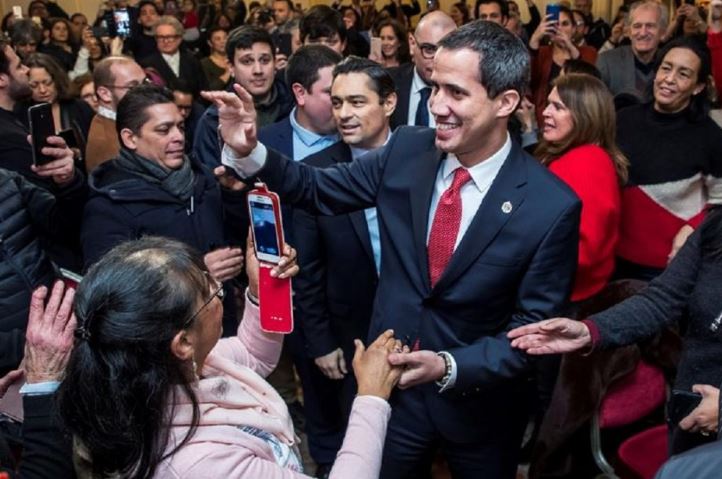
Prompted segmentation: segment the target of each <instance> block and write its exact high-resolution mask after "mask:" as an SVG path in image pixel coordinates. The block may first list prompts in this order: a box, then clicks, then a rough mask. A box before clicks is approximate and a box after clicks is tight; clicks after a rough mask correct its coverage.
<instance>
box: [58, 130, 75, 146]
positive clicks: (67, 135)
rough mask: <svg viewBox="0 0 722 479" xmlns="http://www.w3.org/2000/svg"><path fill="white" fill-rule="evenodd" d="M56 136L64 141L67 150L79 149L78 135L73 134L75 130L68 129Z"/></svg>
mask: <svg viewBox="0 0 722 479" xmlns="http://www.w3.org/2000/svg"><path fill="white" fill-rule="evenodd" d="M58 136H59V137H60V138H62V139H63V140H65V144H66V145H68V148H80V142H79V141H78V135H76V134H75V130H73V129H72V128H68V129H65V130H63V131H61V132H59V133H58Z"/></svg>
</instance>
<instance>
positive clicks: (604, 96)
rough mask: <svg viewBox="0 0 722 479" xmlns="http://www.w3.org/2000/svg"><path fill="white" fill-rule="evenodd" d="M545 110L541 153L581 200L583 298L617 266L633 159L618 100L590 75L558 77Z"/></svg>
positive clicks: (578, 292) (578, 284)
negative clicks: (624, 190) (621, 141)
mask: <svg viewBox="0 0 722 479" xmlns="http://www.w3.org/2000/svg"><path fill="white" fill-rule="evenodd" d="M548 100H549V101H548V105H547V107H546V108H545V109H544V110H543V112H542V117H543V122H542V123H541V124H540V127H541V128H540V129H541V131H542V134H543V139H542V141H541V143H540V144H539V146H538V147H537V149H536V151H535V155H536V157H537V158H538V159H539V160H540V161H541V162H542V163H543V164H545V165H547V166H548V167H549V169H550V170H551V171H552V172H554V173H555V174H556V175H557V176H559V178H561V179H562V180H563V181H564V182H565V183H567V185H569V186H570V187H571V188H572V189H573V190H574V192H575V193H576V194H577V195H578V196H579V198H580V199H581V200H582V218H581V225H580V231H579V261H578V266H577V275H576V279H575V282H574V290H573V292H572V298H571V299H572V301H573V302H578V301H582V300H584V299H587V298H589V297H591V296H593V295H594V294H596V293H598V292H599V291H600V290H601V289H602V288H604V286H605V285H606V284H607V282H608V281H609V278H610V277H611V275H612V272H613V270H614V254H615V250H616V245H617V241H618V238H619V220H620V210H621V198H620V186H621V184H623V183H624V182H625V181H626V179H627V166H628V164H629V162H628V161H627V159H626V158H625V157H624V155H623V154H622V152H621V151H620V150H619V149H618V148H617V145H616V142H615V131H616V127H615V123H616V116H615V112H614V102H613V99H612V95H611V94H610V93H609V91H608V90H607V88H606V87H605V86H604V84H603V83H602V82H601V81H600V80H598V79H597V78H594V77H592V76H590V75H584V74H567V75H564V76H561V77H559V78H557V80H556V81H555V82H554V85H553V88H552V91H551V93H550V94H549V99H548Z"/></svg>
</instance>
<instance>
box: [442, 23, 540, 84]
mask: <svg viewBox="0 0 722 479" xmlns="http://www.w3.org/2000/svg"><path fill="white" fill-rule="evenodd" d="M439 48H446V49H449V50H461V49H463V48H468V49H470V50H473V51H475V52H476V53H478V54H479V81H480V82H481V85H482V86H483V87H484V88H485V89H486V93H487V95H489V98H496V96H497V95H498V94H499V93H501V92H503V91H505V90H515V91H516V92H518V93H519V96H522V97H523V96H524V93H525V90H526V88H527V84H528V83H529V72H530V67H529V62H530V60H529V51H528V50H527V48H526V47H525V46H524V43H523V42H522V41H521V39H520V38H519V37H517V36H516V35H514V34H513V33H511V32H510V31H509V30H507V29H506V28H504V27H502V26H501V25H497V24H496V23H493V22H485V21H483V20H476V21H473V22H470V23H467V24H466V25H462V26H461V27H459V28H457V29H456V30H454V31H452V32H450V33H449V34H448V35H446V36H445V37H444V38H442V39H441V41H440V42H439Z"/></svg>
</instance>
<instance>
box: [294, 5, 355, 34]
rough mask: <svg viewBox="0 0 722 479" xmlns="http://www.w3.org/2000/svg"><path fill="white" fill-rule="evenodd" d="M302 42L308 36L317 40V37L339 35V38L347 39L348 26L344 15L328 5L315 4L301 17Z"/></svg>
mask: <svg viewBox="0 0 722 479" xmlns="http://www.w3.org/2000/svg"><path fill="white" fill-rule="evenodd" d="M299 30H300V33H301V42H305V41H306V38H309V39H311V40H316V39H317V38H321V37H326V38H330V37H333V36H334V35H338V38H339V40H341V41H342V42H343V41H346V26H345V25H344V23H343V17H342V16H341V14H340V13H339V12H338V10H335V9H333V8H331V7H329V6H328V5H314V6H313V7H311V8H310V9H308V11H307V12H306V14H305V15H304V16H303V17H302V18H301V24H300V26H299Z"/></svg>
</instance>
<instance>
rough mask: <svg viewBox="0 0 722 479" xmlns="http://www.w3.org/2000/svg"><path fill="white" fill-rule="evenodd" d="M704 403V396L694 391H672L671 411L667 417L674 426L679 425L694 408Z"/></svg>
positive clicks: (669, 410)
mask: <svg viewBox="0 0 722 479" xmlns="http://www.w3.org/2000/svg"><path fill="white" fill-rule="evenodd" d="M701 401H702V395H701V394H699V393H695V392H692V391H681V390H678V389H674V390H672V398H671V399H670V401H669V409H668V411H667V415H668V416H669V421H670V423H672V424H678V423H679V421H681V420H682V419H684V418H685V417H687V416H689V413H691V412H692V411H693V410H694V408H696V407H697V406H699V403H700V402H701Z"/></svg>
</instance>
